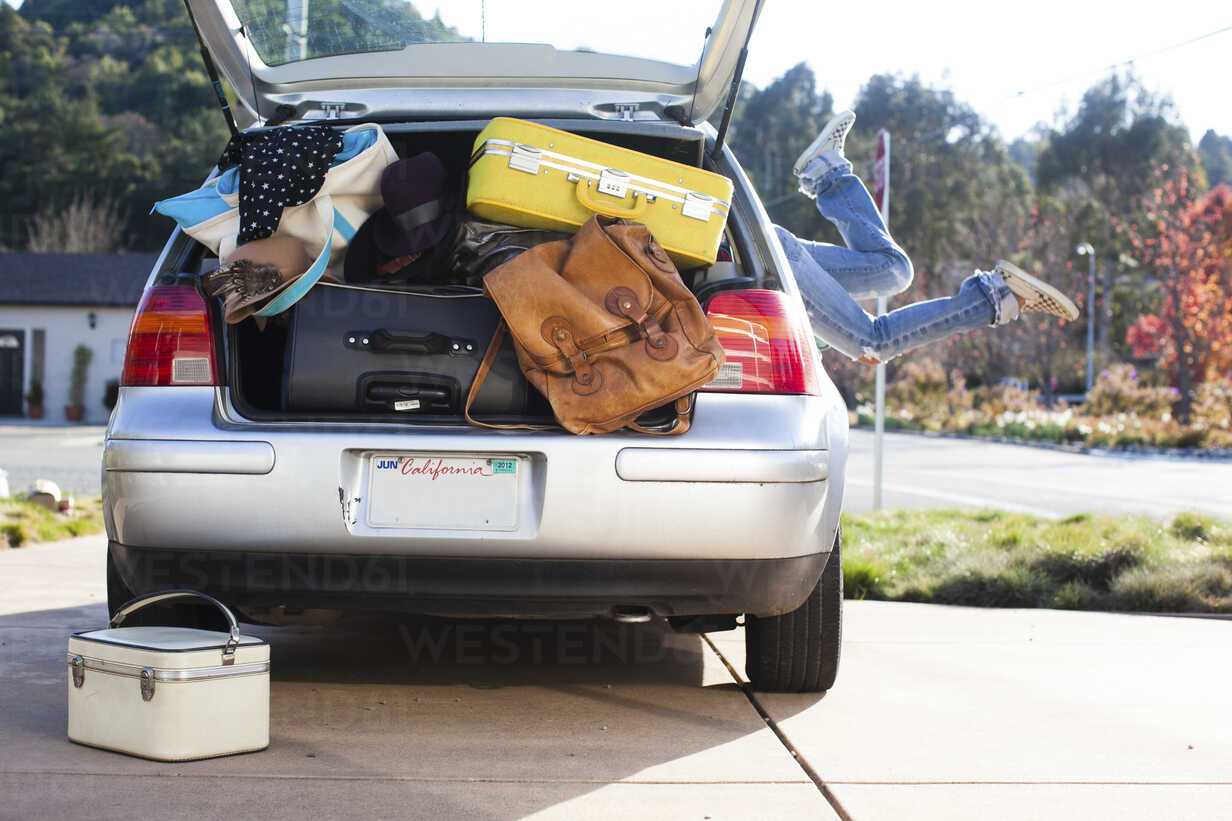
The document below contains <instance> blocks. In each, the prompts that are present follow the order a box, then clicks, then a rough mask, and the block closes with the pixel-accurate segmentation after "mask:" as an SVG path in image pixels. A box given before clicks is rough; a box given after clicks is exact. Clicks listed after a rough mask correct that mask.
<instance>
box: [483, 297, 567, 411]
mask: <svg viewBox="0 0 1232 821" xmlns="http://www.w3.org/2000/svg"><path fill="white" fill-rule="evenodd" d="M508 329H509V326H508V325H506V324H505V320H503V319H502V320H501V321H500V322H499V323H498V324H497V326H496V331H495V332H494V333H493V334H492V341H491V342H489V343H488V349H487V350H486V351H484V353H483V360H482V361H481V362H480V363H479V370H477V371H475V381H473V382H471V389H470V390H469V391H468V392H467V394H466V405H465V406H463V408H462V415H463V416H465V417H466V421H467V422H469V423H470V424H472V425H475V426H476V427H481V428H494V429H496V430H558V429H559V426H558V425H499V424H496V423H495V422H480V421H479V420H478V419H475V418H474V417H473V416H471V405H472V404H473V403H474V401H475V397H476V396H478V395H479V389H480V388H481V387H483V381H484V380H485V379H487V378H488V374H489V373H491V371H492V363H494V362H495V361H496V357H497V355H498V354H499V353H500V349H501V343H502V342H504V341H505V331H507V330H508Z"/></svg>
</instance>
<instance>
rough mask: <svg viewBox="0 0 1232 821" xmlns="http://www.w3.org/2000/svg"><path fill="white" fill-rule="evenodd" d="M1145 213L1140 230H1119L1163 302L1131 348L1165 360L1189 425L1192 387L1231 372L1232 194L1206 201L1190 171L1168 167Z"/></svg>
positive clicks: (1215, 193)
mask: <svg viewBox="0 0 1232 821" xmlns="http://www.w3.org/2000/svg"><path fill="white" fill-rule="evenodd" d="M1143 205H1144V210H1143V213H1144V221H1143V223H1142V224H1137V223H1131V224H1129V225H1124V224H1121V225H1118V226H1117V227H1118V228H1119V229H1120V230H1122V231H1123V232H1124V233H1125V234H1126V235H1127V236H1128V237H1129V239H1130V241H1131V242H1132V243H1133V245H1134V247H1135V249H1136V250H1137V251H1138V256H1139V258H1140V259H1141V260H1143V262H1144V263H1145V264H1146V265H1147V266H1148V268H1149V269H1151V270H1152V271H1153V272H1154V275H1155V277H1156V278H1157V280H1158V282H1159V286H1160V290H1161V301H1160V305H1159V310H1158V311H1157V312H1156V313H1154V314H1145V315H1142V316H1140V317H1138V319H1137V321H1136V322H1135V323H1134V324H1133V325H1132V326H1131V327H1130V329H1129V332H1128V333H1127V335H1126V341H1127V342H1128V343H1129V344H1130V346H1131V347H1132V348H1133V350H1134V355H1135V356H1147V355H1151V354H1158V355H1159V356H1160V367H1161V368H1162V369H1163V370H1165V371H1166V372H1167V373H1168V375H1169V377H1170V379H1171V380H1172V385H1173V386H1174V387H1175V388H1176V389H1177V392H1178V401H1177V406H1176V413H1177V417H1178V418H1179V419H1181V420H1182V421H1188V420H1189V411H1190V406H1191V401H1192V393H1193V388H1194V386H1195V385H1198V384H1200V383H1201V382H1203V381H1205V380H1206V379H1208V378H1209V377H1211V376H1214V375H1217V374H1221V373H1224V372H1226V371H1227V370H1228V369H1229V368H1230V367H1232V274H1230V272H1229V262H1230V261H1232V191H1230V190H1229V189H1228V187H1227V186H1226V185H1220V186H1218V187H1216V188H1215V189H1213V190H1211V191H1209V192H1207V193H1206V194H1201V193H1199V192H1198V191H1197V190H1196V189H1195V186H1194V182H1193V180H1192V178H1191V177H1190V175H1189V173H1188V172H1187V171H1185V170H1183V169H1181V170H1172V171H1170V170H1169V168H1168V167H1167V166H1163V167H1162V168H1161V169H1160V172H1159V174H1158V179H1157V185H1156V186H1155V187H1154V188H1153V189H1152V190H1150V191H1148V192H1147V194H1146V195H1145V196H1144V197H1143Z"/></svg>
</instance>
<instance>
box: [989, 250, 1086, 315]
mask: <svg viewBox="0 0 1232 821" xmlns="http://www.w3.org/2000/svg"><path fill="white" fill-rule="evenodd" d="M993 270H995V271H996V272H997V273H998V274H1000V275H1001V278H1002V279H1004V280H1005V284H1006V285H1008V286H1010V291H1011V292H1013V294H1014V296H1015V297H1016V298H1017V299H1018V309H1019V310H1020V311H1040V312H1042V313H1045V314H1052V315H1053V316H1059V317H1061V318H1062V319H1070V320H1074V319H1077V318H1078V306H1077V305H1075V304H1074V303H1073V301H1072V300H1070V298H1069V297H1067V296H1066V295H1065V294H1063V293H1061V292H1060V291H1058V290H1057V289H1056V288H1054V287H1052V286H1051V285H1049V284H1048V283H1047V282H1044V281H1043V280H1039V279H1036V278H1035V277H1033V276H1031V275H1030V274H1028V273H1027V272H1026V271H1024V270H1022V269H1021V268H1019V267H1018V266H1017V265H1015V264H1014V263H1012V262H1006V261H1005V260H1003V259H999V260H997V265H996V267H995V268H994V269H993Z"/></svg>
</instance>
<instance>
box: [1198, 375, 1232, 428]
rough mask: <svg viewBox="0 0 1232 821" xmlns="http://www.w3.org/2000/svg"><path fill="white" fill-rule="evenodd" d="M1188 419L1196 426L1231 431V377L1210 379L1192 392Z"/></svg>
mask: <svg viewBox="0 0 1232 821" xmlns="http://www.w3.org/2000/svg"><path fill="white" fill-rule="evenodd" d="M1190 419H1191V421H1192V422H1193V424H1194V425H1195V426H1196V427H1204V428H1207V429H1209V430H1214V431H1220V432H1222V431H1232V379H1219V378H1216V379H1211V380H1209V381H1206V382H1203V383H1202V384H1201V385H1198V387H1197V388H1195V389H1194V392H1193V406H1192V407H1191V408H1190Z"/></svg>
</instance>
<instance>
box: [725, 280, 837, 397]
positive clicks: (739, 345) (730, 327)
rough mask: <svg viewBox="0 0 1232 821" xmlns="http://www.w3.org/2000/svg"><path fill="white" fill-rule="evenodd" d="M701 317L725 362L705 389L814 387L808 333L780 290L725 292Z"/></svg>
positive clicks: (807, 390)
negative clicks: (720, 348) (706, 320)
mask: <svg viewBox="0 0 1232 821" xmlns="http://www.w3.org/2000/svg"><path fill="white" fill-rule="evenodd" d="M706 316H707V317H708V318H709V319H710V324H711V325H713V326H714V332H715V335H716V336H717V337H718V339H719V344H721V345H722V346H723V352H724V353H725V354H727V362H726V363H725V364H724V365H723V367H722V368H721V369H720V370H719V375H718V376H717V377H716V378H715V379H714V381H713V382H711V383H710V384H709V385H707V386H706V387H704V388H702V390H705V391H741V392H745V393H807V394H816V393H817V392H818V385H817V371H816V366H815V365H814V360H813V344H814V343H813V334H812V332H811V331H810V329H809V327H808V322H807V321H806V320H805V318H804V316H803V315H802V314H801V313H800V312H799V311H798V310H797V309H796V308H795V307H794V306H793V305H792V303H791V302H790V301H789V300H788V298H787V295H786V294H784V293H782V292H781V291H760V290H750V291H725V292H723V293H721V294H717V295H716V296H715V297H714V298H713V299H711V300H710V302H709V304H708V305H707V306H706Z"/></svg>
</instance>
